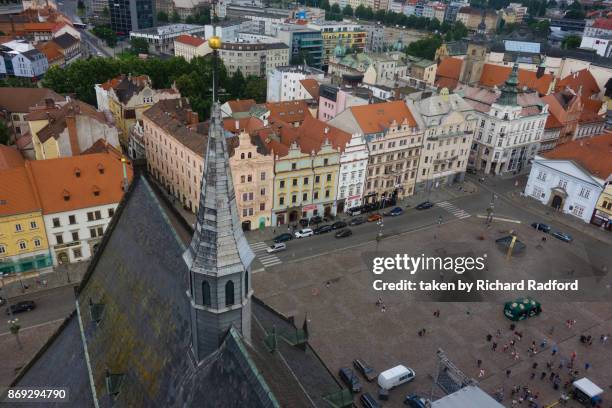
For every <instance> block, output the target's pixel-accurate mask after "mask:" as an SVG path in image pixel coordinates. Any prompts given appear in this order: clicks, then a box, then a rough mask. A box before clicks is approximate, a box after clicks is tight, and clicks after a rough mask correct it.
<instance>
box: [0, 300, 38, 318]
mask: <svg viewBox="0 0 612 408" xmlns="http://www.w3.org/2000/svg"><path fill="white" fill-rule="evenodd" d="M33 309H36V303H34V301H33V300H22V301H21V302H17V303H15V304H13V305H10V306H9V307H7V308H6V314H7V315H10V314H15V313H21V312H29V311H30V310H33Z"/></svg>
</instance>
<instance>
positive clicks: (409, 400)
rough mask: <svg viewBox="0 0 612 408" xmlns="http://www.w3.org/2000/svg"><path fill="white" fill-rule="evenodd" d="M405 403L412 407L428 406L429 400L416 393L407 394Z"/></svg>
mask: <svg viewBox="0 0 612 408" xmlns="http://www.w3.org/2000/svg"><path fill="white" fill-rule="evenodd" d="M404 404H405V405H408V406H409V407H410V408H427V401H426V400H425V398H421V397H419V396H418V395H416V394H412V395H407V396H406V398H405V399H404Z"/></svg>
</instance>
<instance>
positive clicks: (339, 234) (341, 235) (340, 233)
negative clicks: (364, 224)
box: [336, 228, 353, 238]
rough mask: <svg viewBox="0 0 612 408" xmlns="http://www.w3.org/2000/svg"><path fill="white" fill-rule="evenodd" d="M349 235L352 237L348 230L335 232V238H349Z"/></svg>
mask: <svg viewBox="0 0 612 408" xmlns="http://www.w3.org/2000/svg"><path fill="white" fill-rule="evenodd" d="M351 235H353V231H351V230H350V229H348V228H345V229H341V230H340V231H338V232H336V238H346V237H350V236H351Z"/></svg>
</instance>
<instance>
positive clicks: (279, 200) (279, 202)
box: [278, 197, 285, 205]
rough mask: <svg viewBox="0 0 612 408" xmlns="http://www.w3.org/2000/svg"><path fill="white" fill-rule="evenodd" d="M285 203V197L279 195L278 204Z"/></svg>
mask: <svg viewBox="0 0 612 408" xmlns="http://www.w3.org/2000/svg"><path fill="white" fill-rule="evenodd" d="M284 204H285V197H279V198H278V205H284Z"/></svg>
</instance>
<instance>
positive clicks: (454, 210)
mask: <svg viewBox="0 0 612 408" xmlns="http://www.w3.org/2000/svg"><path fill="white" fill-rule="evenodd" d="M436 205H437V206H439V207H442V208H443V209H444V210H446V211H448V212H449V213H451V214H453V215H454V216H455V217H457V218H459V219H463V218H469V217H471V215H470V214H469V213H468V212H467V211H464V210H462V209H461V208H458V207H456V206H454V205H453V204H451V203H449V202H448V201H441V202H439V203H437V204H436Z"/></svg>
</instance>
